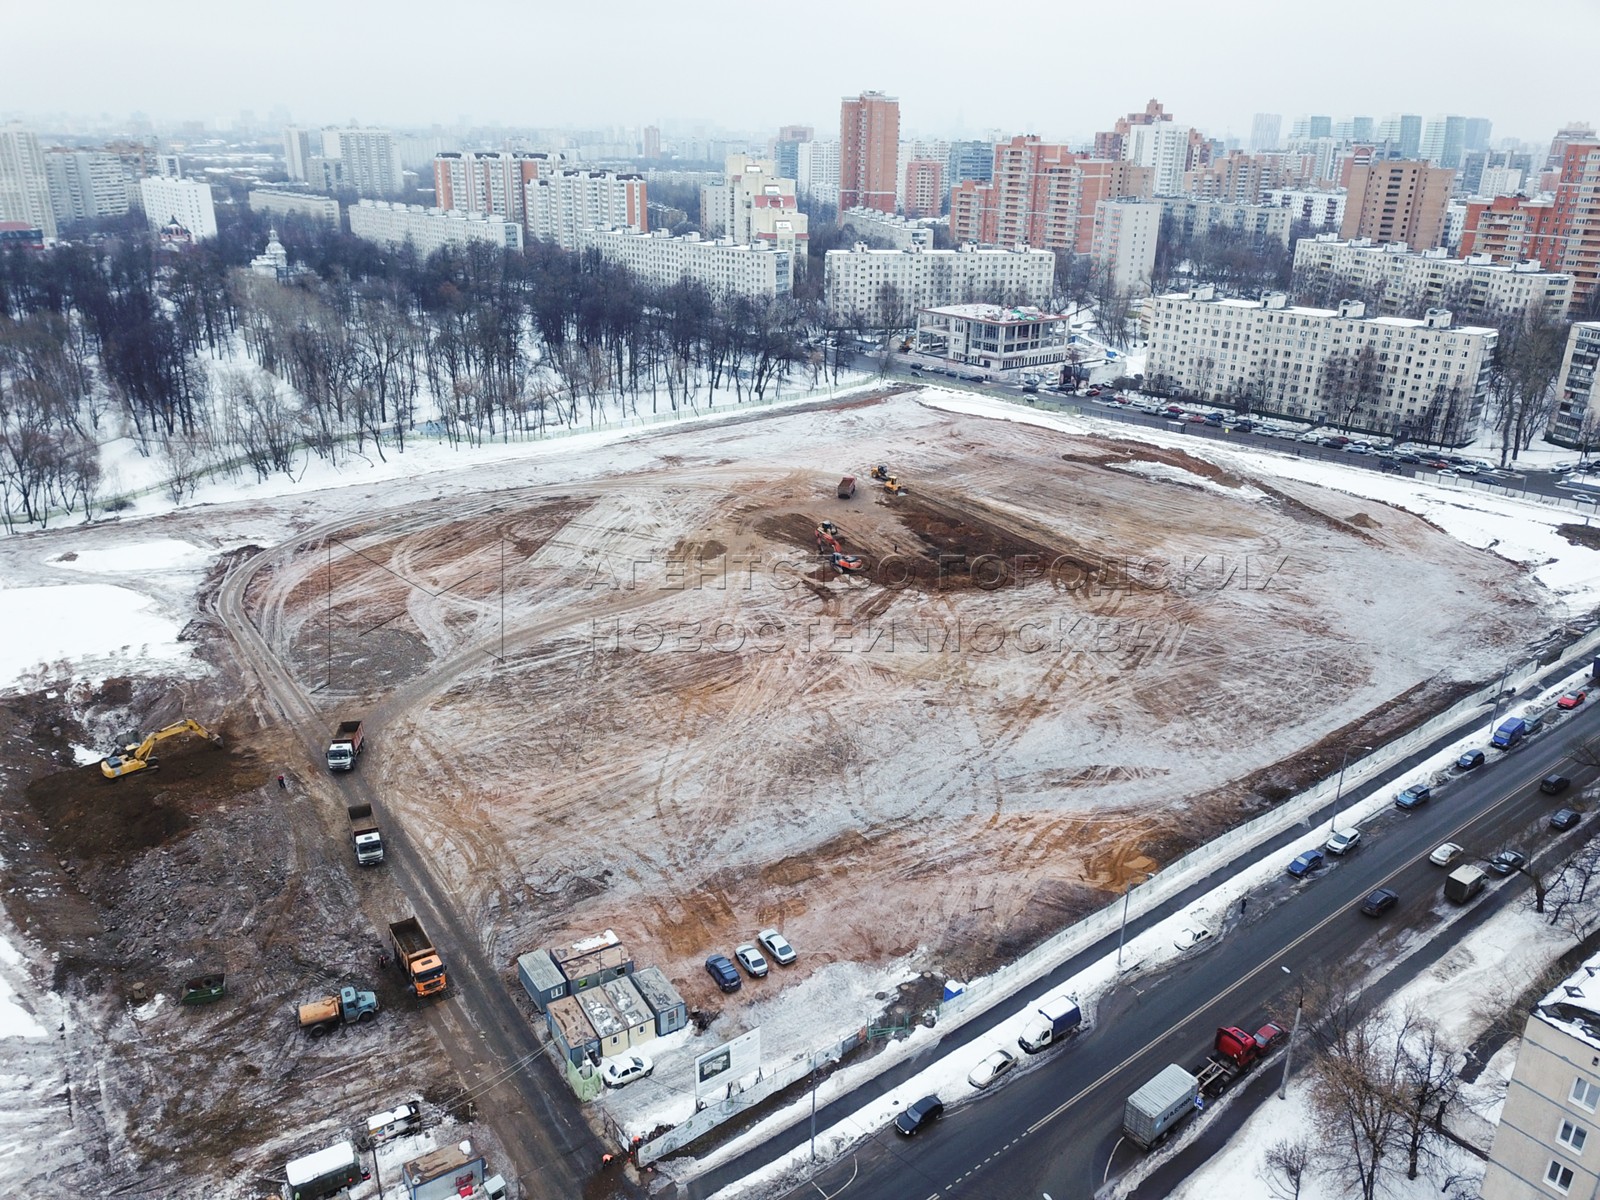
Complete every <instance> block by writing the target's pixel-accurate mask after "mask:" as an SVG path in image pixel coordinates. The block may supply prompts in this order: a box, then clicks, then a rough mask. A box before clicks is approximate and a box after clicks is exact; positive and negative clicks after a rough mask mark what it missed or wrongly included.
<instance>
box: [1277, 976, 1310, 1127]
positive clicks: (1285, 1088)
mask: <svg viewBox="0 0 1600 1200" xmlns="http://www.w3.org/2000/svg"><path fill="white" fill-rule="evenodd" d="M1288 969H1289V968H1288V967H1285V968H1284V970H1285V971H1287V970H1288ZM1305 1006H1306V989H1305V985H1304V984H1302V985H1301V986H1300V998H1299V999H1298V1000H1296V1001H1295V1005H1294V1025H1293V1026H1292V1027H1291V1028H1290V1030H1289V1044H1288V1045H1287V1046H1286V1047H1284V1051H1283V1082H1282V1083H1280V1084H1279V1085H1278V1099H1279V1100H1287V1099H1288V1098H1289V1063H1290V1061H1291V1060H1292V1059H1293V1058H1294V1043H1295V1039H1296V1038H1298V1037H1299V1036H1300V1014H1301V1012H1303V1011H1304V1009H1305Z"/></svg>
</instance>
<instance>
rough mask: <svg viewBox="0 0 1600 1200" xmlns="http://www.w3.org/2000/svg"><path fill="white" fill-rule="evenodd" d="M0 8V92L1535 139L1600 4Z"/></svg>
mask: <svg viewBox="0 0 1600 1200" xmlns="http://www.w3.org/2000/svg"><path fill="white" fill-rule="evenodd" d="M669 10H680V11H681V10H688V11H693V12H695V13H696V14H697V15H696V19H694V20H692V21H690V20H682V19H674V18H673V17H671V16H668V15H667V13H668V11H669ZM234 12H239V14H240V15H238V16H234V15H233V13H234ZM4 29H5V35H6V41H7V42H8V43H9V44H10V45H11V47H12V50H13V52H12V53H10V54H7V55H6V60H5V61H6V66H5V70H4V71H3V72H0V113H25V114H40V113H58V112H59V113H83V114H88V115H94V114H99V113H102V112H105V113H110V114H112V115H114V116H121V115H124V114H126V113H128V112H131V111H134V110H142V111H144V112H147V113H149V114H150V115H151V116H152V117H154V118H156V119H157V120H158V121H160V120H164V119H175V118H180V117H197V118H200V119H204V120H207V121H215V120H217V119H218V118H226V119H230V120H231V118H233V117H234V116H236V115H237V113H238V112H239V110H241V109H250V110H252V111H254V112H255V113H256V114H257V116H258V118H260V119H263V120H264V119H265V118H266V116H267V114H269V113H270V112H271V111H272V110H273V109H274V108H275V107H276V106H278V105H284V106H286V107H287V108H288V109H289V110H290V112H291V114H292V115H293V117H294V119H295V120H296V121H298V122H303V123H307V124H321V123H325V122H334V121H340V122H342V121H345V120H348V119H350V118H356V119H357V120H360V121H363V122H370V123H373V124H393V125H428V124H432V123H435V122H437V123H440V124H445V125H451V124H454V123H455V122H456V120H457V119H458V118H459V117H461V116H469V117H470V118H471V119H472V120H473V121H475V122H481V123H488V122H493V121H498V122H500V123H503V124H507V125H523V126H551V125H561V126H570V125H584V126H589V127H603V126H606V125H643V124H649V123H665V124H676V123H679V122H690V121H696V120H703V121H706V122H710V123H714V124H716V125H720V126H722V127H724V128H734V129H760V130H766V129H771V128H775V127H776V126H777V125H779V124H782V123H797V124H808V125H814V126H816V127H817V130H818V133H819V135H823V134H824V133H825V131H832V132H835V133H836V131H837V128H838V112H839V98H840V97H841V96H843V95H845V94H849V93H855V92H859V91H861V90H863V89H865V88H875V89H878V90H881V91H885V92H888V93H889V94H891V95H896V96H898V97H899V98H900V102H901V127H902V129H903V130H904V131H905V132H906V133H908V134H926V135H930V136H934V135H940V134H959V133H963V132H965V133H969V134H974V135H976V134H981V133H984V132H986V131H988V130H990V129H998V130H1001V131H1003V132H1006V133H1013V132H1034V133H1040V134H1043V135H1046V136H1053V137H1071V138H1076V137H1080V136H1083V135H1087V134H1089V133H1092V132H1093V131H1095V130H1097V129H1104V128H1109V126H1110V124H1111V122H1112V121H1113V120H1114V119H1115V118H1116V117H1117V116H1118V115H1120V114H1122V113H1125V112H1128V111H1130V110H1133V109H1140V108H1143V107H1144V104H1145V101H1146V100H1148V99H1150V98H1151V97H1152V96H1154V97H1157V98H1159V99H1160V100H1161V101H1162V102H1163V103H1165V104H1166V106H1167V108H1168V110H1169V111H1172V112H1174V113H1176V115H1177V118H1178V119H1179V120H1180V121H1183V122H1186V123H1192V124H1195V125H1197V126H1199V127H1200V128H1201V129H1203V130H1205V131H1206V132H1207V133H1209V134H1211V135H1213V136H1225V135H1227V134H1229V133H1232V134H1235V135H1238V136H1241V137H1247V136H1248V135H1249V131H1250V117H1251V114H1252V113H1255V112H1275V113H1281V114H1283V116H1284V118H1285V122H1286V124H1285V132H1287V128H1288V125H1287V122H1290V121H1293V120H1294V119H1295V118H1296V117H1298V116H1301V115H1304V114H1307V113H1318V114H1326V115H1329V116H1332V117H1334V118H1335V119H1338V118H1339V117H1342V116H1348V115H1364V116H1373V117H1377V118H1379V119H1382V118H1383V117H1385V116H1387V115H1388V114H1390V113H1391V112H1415V113H1421V114H1422V115H1423V116H1424V117H1429V116H1432V115H1434V114H1437V113H1446V112H1450V113H1459V114H1461V115H1464V116H1484V117H1488V118H1490V119H1491V120H1492V121H1493V122H1494V136H1495V138H1496V139H1499V138H1501V137H1506V136H1516V137H1522V138H1527V139H1531V140H1534V141H1543V140H1545V139H1548V138H1549V136H1550V135H1551V133H1553V132H1554V131H1555V129H1556V128H1557V127H1558V126H1559V125H1560V124H1562V123H1564V122H1565V121H1567V120H1569V119H1572V118H1582V119H1586V120H1590V121H1596V120H1600V87H1597V86H1596V83H1595V71H1594V62H1595V59H1594V47H1595V46H1596V45H1597V44H1600V0H1523V2H1522V3H1519V4H1517V5H1514V6H1513V7H1512V8H1510V9H1508V8H1507V7H1506V6H1505V5H1504V4H1503V3H1498V2H1495V0H1456V2H1455V3H1452V4H1448V5H1446V4H1442V3H1440V2H1439V0H1332V2H1331V3H1325V4H1306V3H1299V2H1297V0H1211V2H1210V3H1206V2H1205V0H1147V2H1146V3H1143V4H1117V3H1105V2H1103V0H1102V2H1100V3H1089V2H1087V0H1079V2H1077V3H1063V2H1062V0H1035V2H1033V3H1029V4H1005V3H973V2H972V0H962V2H960V3H956V2H953V0H924V2H923V3H920V4H903V3H898V4H890V3H887V2H886V0H865V3H863V2H861V0H854V2H849V3H846V2H842V0H813V2H811V3H797V2H795V0H790V2H789V3H783V4H773V3H770V2H767V3H763V2H762V0H742V2H740V3H728V2H724V0H715V2H709V3H702V4H700V5H698V6H696V5H693V4H690V5H683V6H675V5H671V4H664V3H661V2H660V0H650V2H648V3H647V2H642V0H606V2H603V3H573V2H572V0H475V2H473V3H461V2H451V0H386V2H383V3H371V2H369V3H364V4H354V3H350V2H349V0H320V2H309V0H278V2H276V3H274V4H272V5H271V6H264V7H263V8H260V9H253V10H250V11H249V15H245V10H244V9H243V8H242V6H241V7H239V8H236V7H235V6H233V5H227V4H217V3H215V0H205V2H203V3H202V2H198V0H165V2H163V3H161V4H158V5H155V6H153V7H152V6H150V5H141V4H130V3H128V2H127V0H114V2H113V0H82V2H80V3H75V4H71V5H65V6H63V5H46V4H29V5H24V4H13V5H11V6H9V11H8V12H7V15H6V18H5V23H4ZM25 47H32V48H35V50H36V51H37V52H29V51H25V52H23V53H17V52H16V51H17V50H18V49H20V48H25ZM1563 53H1567V54H1568V55H1569V57H1568V59H1567V60H1566V61H1562V59H1561V58H1560V56H1561V55H1562V54H1563Z"/></svg>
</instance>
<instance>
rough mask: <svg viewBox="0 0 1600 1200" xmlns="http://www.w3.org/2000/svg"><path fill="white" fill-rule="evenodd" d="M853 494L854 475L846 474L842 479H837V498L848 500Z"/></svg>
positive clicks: (854, 492)
mask: <svg viewBox="0 0 1600 1200" xmlns="http://www.w3.org/2000/svg"><path fill="white" fill-rule="evenodd" d="M855 494H856V477H855V476H854V475H846V476H845V477H844V478H843V479H841V480H839V499H841V500H848V499H850V497H851V496H854V495H855Z"/></svg>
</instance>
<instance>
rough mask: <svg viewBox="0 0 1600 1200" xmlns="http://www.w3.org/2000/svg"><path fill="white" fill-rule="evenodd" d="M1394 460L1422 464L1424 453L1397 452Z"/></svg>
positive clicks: (1417, 465) (1416, 465) (1412, 464)
mask: <svg viewBox="0 0 1600 1200" xmlns="http://www.w3.org/2000/svg"><path fill="white" fill-rule="evenodd" d="M1394 460H1395V462H1400V463H1407V464H1409V465H1410V466H1413V467H1420V466H1421V465H1422V455H1420V454H1397V455H1395V456H1394Z"/></svg>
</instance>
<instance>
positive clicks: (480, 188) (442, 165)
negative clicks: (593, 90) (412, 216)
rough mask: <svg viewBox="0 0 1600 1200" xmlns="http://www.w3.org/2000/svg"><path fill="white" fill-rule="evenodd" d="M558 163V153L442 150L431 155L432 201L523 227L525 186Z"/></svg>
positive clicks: (524, 224) (445, 207) (447, 210)
mask: <svg viewBox="0 0 1600 1200" xmlns="http://www.w3.org/2000/svg"><path fill="white" fill-rule="evenodd" d="M559 163H560V158H559V156H558V157H557V158H556V159H555V160H552V159H551V156H550V155H548V154H542V153H538V152H532V151H522V150H518V151H507V150H491V151H486V152H485V151H477V152H474V151H455V150H446V151H444V152H443V153H440V154H436V155H434V158H433V197H434V204H435V206H436V207H438V208H442V209H444V210H445V211H446V212H464V213H483V214H484V215H486V216H492V217H499V218H500V219H501V220H503V221H515V222H516V223H517V224H519V225H523V226H526V224H527V220H528V204H527V192H528V185H529V184H530V183H532V182H533V181H534V180H535V179H538V178H539V176H540V175H541V174H548V173H549V171H550V168H551V167H552V165H559Z"/></svg>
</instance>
